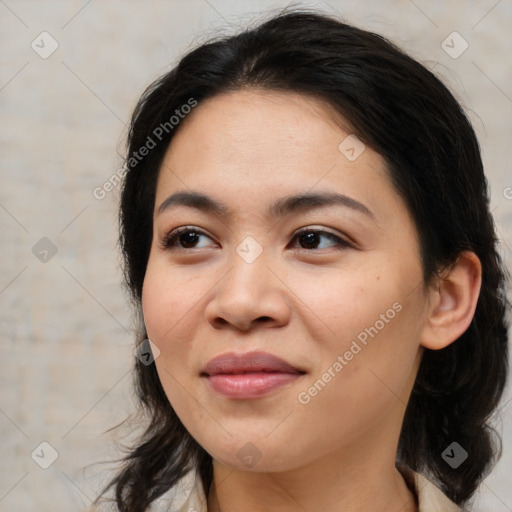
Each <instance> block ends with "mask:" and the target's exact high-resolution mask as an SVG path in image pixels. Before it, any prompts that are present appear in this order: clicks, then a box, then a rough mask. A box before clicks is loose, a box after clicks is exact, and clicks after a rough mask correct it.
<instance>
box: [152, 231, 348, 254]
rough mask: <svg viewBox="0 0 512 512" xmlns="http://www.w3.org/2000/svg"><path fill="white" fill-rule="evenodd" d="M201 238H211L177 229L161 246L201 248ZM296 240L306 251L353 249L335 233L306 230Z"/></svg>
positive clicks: (203, 234)
mask: <svg viewBox="0 0 512 512" xmlns="http://www.w3.org/2000/svg"><path fill="white" fill-rule="evenodd" d="M201 237H205V238H210V237H209V236H208V235H206V234H205V233H203V232H202V231H199V230H198V229H192V228H187V227H183V228H177V229H175V230H173V231H171V232H170V233H168V234H167V235H165V236H164V238H163V240H162V241H161V246H162V248H163V249H174V248H176V247H177V246H179V248H181V249H193V248H198V247H199V248H200V247H201V246H197V245H196V244H197V242H198V240H199V239H200V238H201ZM322 238H323V239H326V240H330V241H331V242H332V244H331V245H328V246H327V247H326V246H325V244H322ZM210 239H211V238H210ZM294 240H297V241H299V242H300V243H301V244H302V245H303V246H305V247H303V248H304V249H325V248H328V247H336V246H338V247H337V248H338V249H342V248H346V247H351V245H350V244H349V243H348V242H347V241H345V240H343V239H342V238H340V237H338V236H336V235H334V234H333V233H329V232H327V231H321V230H317V229H304V230H302V231H300V232H298V233H296V234H295V235H294V236H293V238H292V241H294ZM322 245H323V247H322ZM202 247H207V246H202ZM294 248H297V247H294Z"/></svg>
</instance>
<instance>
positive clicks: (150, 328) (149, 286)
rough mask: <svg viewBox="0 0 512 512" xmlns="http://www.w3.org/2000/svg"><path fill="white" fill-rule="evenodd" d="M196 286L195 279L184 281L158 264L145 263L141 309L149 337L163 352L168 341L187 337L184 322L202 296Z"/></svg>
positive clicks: (174, 270) (196, 281)
mask: <svg viewBox="0 0 512 512" xmlns="http://www.w3.org/2000/svg"><path fill="white" fill-rule="evenodd" d="M199 284H200V283H199V281H198V280H197V279H187V281H186V282H183V276H182V275H181V277H180V273H179V271H177V270H176V269H170V268H169V267H168V266H166V265H165V264H163V263H161V262H159V261H151V260H150V262H149V263H148V267H147V270H146V275H145V278H144V286H143V289H142V310H143V314H144V322H145V325H146V329H147V333H148V337H149V338H150V339H151V340H152V341H155V342H156V343H157V344H158V346H159V348H160V349H161V350H162V351H166V350H168V349H169V348H170V347H169V346H168V345H169V340H171V339H173V338H181V337H183V336H185V337H186V332H187V325H188V324H187V322H190V320H189V319H190V318H191V317H192V316H193V308H194V305H195V304H197V303H198V301H199V300H200V297H201V288H200V286H199ZM160 345H161V346H160Z"/></svg>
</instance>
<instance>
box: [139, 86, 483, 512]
mask: <svg viewBox="0 0 512 512" xmlns="http://www.w3.org/2000/svg"><path fill="white" fill-rule="evenodd" d="M350 133H351V132H350V128H349V126H348V124H347V123H346V122H343V120H340V119H339V118H336V117H334V115H333V114H332V109H329V108H328V106H327V105H325V104H324V103H322V102H321V101H320V100H317V99H313V98H311V97H306V96H303V95H298V94H293V93H288V92H286V93H283V92H271V91H264V90H263V91H262V90H254V89H248V90H242V91H237V92H231V93H227V94H223V95H218V96H216V97H213V98H211V99H209V100H206V101H204V102H202V103H200V104H199V105H198V106H197V107H196V108H195V109H194V110H193V111H192V112H191V113H190V114H189V115H188V116H187V118H186V119H185V120H184V121H182V122H181V124H180V126H179V130H178V131H177V133H176V134H175V136H174V138H173V139H172V141H171V144H170V145H169V148H168V150H167V152H166V155H165V159H164V161H163V164H162V168H161V170H160V174H159V178H158V183H157V190H156V200H155V212H154V232H153V244H152V247H151V253H150V257H149V262H148V266H147V271H146V276H145V280H144V287H143V312H144V319H145V323H146V328H147V333H148V336H149V338H150V339H151V340H152V342H153V343H155V344H156V345H157V346H158V348H159V349H160V355H159V357H158V358H157V359H156V361H155V363H156V367H157V371H158V375H159V377H160V379H161V382H162V386H163V388H164V390H165V393H166V395H167V397H168V399H169V401H170V403H171V404H172V406H173V407H174V409H175V411H176V413H177V414H178V416H179V418H180V419H181V421H182V422H183V424H184V425H185V427H186V428H187V430H188V431H189V432H190V433H191V435H192V436H193V437H194V438H195V439H196V440H197V441H198V442H199V443H200V444H201V446H203V447H204V449H205V450H206V451H207V452H208V453H209V454H210V455H211V456H212V457H213V467H214V481H213V484H212V487H211V488H210V490H209V491H210V492H209V494H208V511H209V512H212V511H213V512H217V511H220V510H221V511H222V512H234V511H237V512H239V511H242V510H248V511H251V512H259V511H262V512H263V511H265V512H273V511H280V512H291V511H304V510H326V511H341V510H344V511H351V512H360V511H369V510H379V511H381V512H388V511H389V512H391V511H393V512H397V511H398V510H400V511H401V512H411V511H415V510H417V507H416V504H415V501H414V494H413V493H412V492H411V491H410V490H409V489H408V487H407V486H406V484H405V481H404V480H403V478H402V476H401V474H400V473H399V472H398V471H397V470H396V468H395V457H396V452H397V446H398V439H399V433H400V428H401V425H402V421H403V415H404V412H405V407H406V404H407V401H408V399H409V395H410V392H411V389H412V386H413V384H414V380H415V377H416V373H417V369H418V365H419V363H420V360H421V355H422V353H423V350H424V349H425V348H430V349H434V350H436V349H440V348H443V347H444V346H447V345H448V344H450V343H452V342H453V341H454V340H456V339H457V338H458V336H460V334H462V333H463V332H464V330H465V329H466V328H467V327H468V325H469V323H470V321H471V318H472V316H473V313H474V309H475V307H476V300H477V297H478V292H479V289H480V281H481V278H480V275H481V269H480V264H479V261H478V259H477V258H476V256H475V255H474V254H473V253H463V254H462V255H461V258H460V260H459V262H457V264H456V265H454V266H453V267H452V268H451V269H448V270H447V271H446V272H445V273H444V274H443V276H442V278H441V279H439V280H438V281H437V282H436V283H435V285H434V286H432V287H429V288H426V287H424V285H423V278H422V269H421V260H420V250H419V242H418V235H417V231H416V228H415V226H414V223H413V221H412V218H411V216H410V214H409V212H408V209H407V207H406V205H405V203H404V201H403V200H402V198H401V197H400V196H399V195H398V193H397V192H396V190H395V189H394V187H393V185H392V184H391V182H390V179H389V177H388V175H387V171H386V165H385V162H384V160H383V158H382V157H381V156H380V155H379V154H377V153H376V152H374V151H373V150H371V148H369V147H366V148H365V150H364V151H363V152H362V153H361V154H360V156H359V157H358V158H357V159H355V160H354V161H350V160H349V159H348V158H347V157H346V156H345V154H343V153H342V152H341V151H340V150H339V149H338V146H339V144H340V143H341V142H342V141H343V140H344V139H345V137H347V136H348V135H349V134H350ZM191 190H194V191H199V192H202V193H204V194H207V195H209V196H211V197H213V198H214V199H216V200H219V201H222V202H224V203H226V204H227V205H228V206H229V207H230V208H231V209H232V210H233V211H234V216H233V217H232V218H230V219H228V218H223V217H220V216H219V215H217V214H212V213H205V212H202V211H199V210H197V209H194V208H190V207H186V206H181V205H178V206H173V207H172V208H169V209H168V210H165V211H164V212H162V213H160V214H159V213H158V208H159V206H160V205H161V203H162V202H163V201H164V200H165V199H166V198H167V197H168V196H169V195H171V194H173V193H175V192H178V191H191ZM320 191H328V192H333V191H334V192H338V193H340V194H344V195H347V196H350V197H351V198H354V199H356V200H357V201H359V202H361V203H363V204H364V205H365V206H366V207H367V208H368V209H369V210H371V212H372V213H373V217H371V216H369V215H365V214H364V213H361V212H359V211H356V210H354V209H352V208H349V207H346V206H330V207H325V208H320V209H312V210H308V211H305V212H301V213H297V212H294V213H290V214H288V215H286V216H284V217H283V218H276V217H267V216H266V210H267V207H268V205H269V204H270V203H271V202H272V201H273V200H275V199H278V198H281V197H283V196H287V195H291V194H297V193H306V192H320ZM180 226H191V227H192V228H196V229H197V230H200V231H201V232H203V233H204V234H203V235H201V236H199V237H198V238H197V239H196V241H195V242H194V243H193V244H191V245H190V244H189V245H188V246H187V245H185V246H183V245H180V241H179V240H180V239H179V238H178V241H177V242H176V246H175V247H174V248H171V249H169V248H168V249H164V248H163V247H162V246H161V244H160V242H161V241H162V239H163V238H164V237H165V235H166V234H167V233H168V232H169V231H171V230H173V229H175V228H177V227H180ZM303 227H311V228H315V229H316V230H325V231H328V232H330V233H333V234H334V235H336V236H338V237H340V238H341V239H345V240H347V241H349V242H350V243H351V246H348V247H346V246H343V245H338V244H337V242H336V241H333V240H331V239H330V238H329V237H326V236H325V235H319V238H317V239H316V245H315V243H311V239H309V244H310V245H308V242H307V241H306V242H305V241H304V238H302V239H300V238H297V237H295V233H296V232H297V230H299V229H300V228H303ZM192 230H193V229H192ZM247 236H251V237H253V238H254V239H255V240H256V241H257V242H258V244H259V245H260V246H261V248H262V249H263V252H262V253H261V255H260V256H259V257H258V258H256V259H255V261H253V262H252V263H248V262H246V261H245V260H244V259H243V258H242V257H241V256H240V255H239V254H238V253H237V251H236V248H237V247H238V246H239V244H240V243H241V242H242V241H243V240H244V239H245V238H246V237H247ZM310 236H311V235H310ZM187 240H188V241H190V238H185V244H186V242H187ZM313 240H315V238H313ZM181 241H183V238H181ZM394 303H399V304H400V306H401V310H400V312H397V313H396V315H395V316H394V318H393V319H390V320H389V321H388V322H386V323H385V326H384V327H383V328H382V329H380V330H379V332H378V334H377V335H375V336H374V337H373V338H369V340H368V343H367V345H366V346H362V350H361V351H360V352H358V353H357V355H355V356H354V357H353V359H352V360H350V361H348V362H347V364H346V365H344V366H343V369H342V370H341V371H339V372H338V373H335V375H336V376H335V377H333V378H332V379H331V381H330V382H329V383H328V384H327V385H326V386H325V387H323V389H321V391H320V392H318V393H317V394H316V396H314V397H312V398H311V400H310V401H309V402H308V403H307V404H303V403H300V402H299V400H298V396H299V393H301V392H304V391H307V390H308V389H309V388H310V387H311V386H313V384H314V383H315V381H317V380H318V379H319V378H321V376H322V374H324V373H325V372H326V371H327V370H328V368H330V367H332V366H333V363H334V362H335V361H336V360H337V357H338V356H343V354H344V353H345V352H346V351H347V350H349V349H350V346H351V343H352V341H353V340H354V339H356V337H357V335H358V334H359V333H361V332H362V331H363V330H364V329H365V328H368V327H370V326H374V325H375V324H376V321H377V320H379V318H382V317H381V316H380V315H382V314H385V312H386V311H387V310H389V309H390V308H391V307H392V305H393V304H394ZM252 350H263V351H266V352H270V353H272V354H274V355H277V356H278V357H281V358H283V359H285V360H287V361H288V362H290V363H291V364H293V365H294V366H296V367H298V368H300V369H302V370H304V371H305V372H306V373H305V374H304V375H302V376H301V377H300V378H299V379H297V380H295V381H293V382H292V383H289V384H287V385H285V386H284V387H281V388H279V389H278V390H277V391H274V392H273V393H271V394H270V395H267V396H265V397H261V398H258V399H251V400H233V399H229V398H226V397H224V396H221V395H219V394H217V393H216V392H215V391H213V390H212V388H211V387H210V385H209V382H208V381H207V380H205V379H204V378H201V377H200V372H201V370H202V368H203V366H204V365H205V364H206V363H207V362H208V361H209V360H210V359H211V358H213V357H215V356H217V355H219V354H222V353H225V352H230V351H234V352H248V351H252ZM247 443H252V445H253V446H254V447H255V448H251V450H253V453H254V454H255V455H256V458H259V460H257V461H256V463H254V464H253V465H252V466H251V467H248V466H247V465H246V464H245V463H244V461H243V460H242V459H241V458H239V457H238V456H237V454H238V452H239V450H240V449H241V448H242V447H244V446H246V449H247Z"/></svg>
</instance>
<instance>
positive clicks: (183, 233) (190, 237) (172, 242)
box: [160, 226, 211, 250]
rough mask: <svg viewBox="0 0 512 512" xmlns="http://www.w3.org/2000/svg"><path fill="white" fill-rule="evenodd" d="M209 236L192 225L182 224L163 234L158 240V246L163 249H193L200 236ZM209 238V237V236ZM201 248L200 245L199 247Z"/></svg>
mask: <svg viewBox="0 0 512 512" xmlns="http://www.w3.org/2000/svg"><path fill="white" fill-rule="evenodd" d="M202 236H203V237H206V238H210V237H209V236H208V235H206V234H205V233H203V232H202V231H201V230H199V229H197V228H193V227H188V226H184V227H181V228H176V229H173V230H172V231H170V232H169V233H167V234H165V235H164V236H163V237H162V239H161V240H160V247H161V248H162V249H165V250H172V249H175V248H178V249H194V248H198V247H197V246H196V245H195V244H197V241H198V240H199V239H200V237H202ZM210 240H211V238H210ZM199 248H201V247H199Z"/></svg>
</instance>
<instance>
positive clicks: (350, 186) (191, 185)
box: [155, 90, 400, 217]
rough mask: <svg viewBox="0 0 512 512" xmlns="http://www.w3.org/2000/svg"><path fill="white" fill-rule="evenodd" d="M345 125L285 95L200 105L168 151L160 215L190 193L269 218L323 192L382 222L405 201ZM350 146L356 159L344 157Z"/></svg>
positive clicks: (305, 99) (234, 95)
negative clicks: (170, 201) (282, 203)
mask: <svg viewBox="0 0 512 512" xmlns="http://www.w3.org/2000/svg"><path fill="white" fill-rule="evenodd" d="M340 119H341V118H340V116H339V115H338V114H335V113H333V109H332V108H331V107H330V106H329V105H328V104H326V103H325V102H323V101H321V100H318V99H317V98H313V97H311V96H303V95H300V94H296V93H288V92H274V91H261V90H241V91H236V92H230V93H226V94H222V95H218V96H215V97H213V98H210V99H208V100H206V101H204V102H200V103H199V104H198V106H196V107H195V109H194V110H193V111H192V112H191V113H190V114H188V116H187V117H186V118H185V119H184V121H182V122H181V124H180V126H179V129H178V130H177V132H176V134H175V135H174V137H173V139H172V140H171V143H170V145H169V147H168V148H167V152H166V154H165V157H164V160H163V163H162V166H161V169H160V174H159V179H158V186H157V197H156V203H155V210H156V209H158V208H159V207H160V205H161V203H162V202H163V201H165V199H166V198H167V197H168V196H169V195H170V194H172V193H173V192H176V191H185V190H187V189H189V190H194V191H198V192H201V193H203V194H204V195H210V196H212V197H215V198H217V199H218V200H219V202H224V203H226V204H227V203H229V204H228V206H232V207H233V208H232V210H234V211H237V210H238V211H242V210H246V211H247V209H252V210H253V211H255V212H263V211H264V210H265V211H267V210H268V209H269V205H270V203H271V202H272V201H271V199H274V203H275V200H277V198H278V197H283V196H289V195H292V194H299V193H300V194H304V193H310V192H316V191H318V192H322V193H324V192H332V193H333V194H336V193H337V194H339V195H344V196H346V197H351V198H354V199H356V200H358V201H359V202H360V203H362V204H365V205H369V204H373V205H374V207H371V208H370V207H369V208H368V209H371V210H372V211H374V213H375V216H376V217H379V209H381V210H385V209H386V207H387V208H388V209H389V208H391V206H393V208H394V206H396V205H391V203H392V202H393V201H394V202H396V201H400V198H398V197H397V194H396V193H395V191H394V187H393V186H392V184H391V182H390V180H389V177H388V174H387V170H386V164H385V161H384V159H383V158H382V157H381V156H380V155H379V154H378V153H376V152H374V151H373V150H371V148H369V147H365V146H364V144H362V143H361V142H360V141H359V144H360V145H359V146H354V142H355V143H356V144H357V139H353V137H354V135H353V134H351V132H350V128H349V126H348V123H346V122H343V120H341V121H340ZM347 140H348V141H349V144H352V146H354V147H355V150H357V151H358V153H359V154H357V155H356V158H348V156H353V154H352V155H351V154H350V153H349V154H348V156H347V153H346V152H344V151H343V150H344V149H346V148H345V146H346V145H347V144H346V143H345V141H347ZM361 148H363V149H361ZM386 195H388V196H389V197H388V198H387V199H388V201H387V203H388V204H386V200H385V198H384V196H386ZM380 214H382V212H380ZM381 216H382V215H381Z"/></svg>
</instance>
